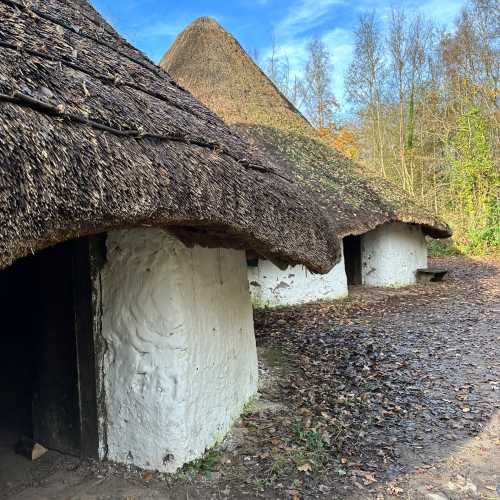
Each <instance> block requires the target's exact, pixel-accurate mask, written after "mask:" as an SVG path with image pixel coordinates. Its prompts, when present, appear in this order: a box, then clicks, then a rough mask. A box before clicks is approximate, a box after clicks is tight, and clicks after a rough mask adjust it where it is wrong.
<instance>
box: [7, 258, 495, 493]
mask: <svg viewBox="0 0 500 500" xmlns="http://www.w3.org/2000/svg"><path fill="white" fill-rule="evenodd" d="M435 264H436V265H439V266H444V267H446V268H448V269H450V270H452V272H451V273H450V275H449V276H448V277H447V279H446V281H445V282H443V283H438V284H431V285H427V286H419V287H410V288H407V289H404V290H397V291H396V290H368V291H367V290H361V289H360V290H355V291H354V293H353V295H352V297H351V299H349V300H347V301H341V302H334V303H330V304H316V305H310V306H304V307H300V308H289V309H283V310H279V311H274V312H269V311H267V312H261V313H258V314H257V315H256V324H257V339H258V346H259V354H260V356H259V357H260V361H261V380H262V388H261V399H260V400H258V401H256V402H255V403H254V404H253V406H252V408H251V409H249V411H248V412H247V413H246V414H245V415H244V416H243V418H242V419H241V421H240V422H239V423H238V424H237V426H236V427H235V429H234V431H233V432H232V435H231V436H230V437H229V438H228V439H227V440H226V441H225V442H224V443H223V445H222V446H221V447H220V448H219V449H218V450H216V451H215V452H213V453H210V454H209V455H207V457H206V458H205V459H204V460H201V461H199V462H198V463H196V464H194V465H192V466H190V467H187V468H186V469H185V470H184V471H182V472H181V473H179V474H177V475H175V476H163V475H161V474H153V473H144V472H141V471H134V470H129V469H125V468H122V467H117V466H114V465H111V464H95V463H90V464H89V463H82V462H79V461H78V460H70V461H68V460H67V459H63V457H61V458H60V459H59V460H60V464H59V466H54V463H55V464H57V463H58V461H57V460H58V458H57V457H55V458H54V457H53V456H52V457H51V464H52V466H51V468H50V473H47V474H46V475H45V476H43V477H40V476H37V477H36V479H32V480H31V481H32V482H33V484H32V485H31V486H30V485H29V484H27V483H26V482H25V483H23V484H12V485H10V486H9V488H10V492H11V494H9V495H8V496H9V497H10V498H15V499H17V500H20V499H30V498H38V499H42V498H73V499H118V498H128V499H135V498H137V499H143V498H144V499H148V498H151V499H153V498H154V499H156V498H163V499H178V498H179V499H191V500H193V499H205V498H235V499H240V498H241V499H244V498H248V499H250V498H283V499H287V498H288V499H293V500H298V499H302V498H360V499H361V498H362V499H370V498H373V499H383V498H397V497H399V498H404V499H420V498H421V499H429V500H445V499H450V500H451V499H461V498H485V499H498V498H500V486H499V483H500V453H499V450H500V413H499V408H500V384H499V379H500V330H499V319H500V263H499V262H498V261H496V262H495V261H493V260H481V261H479V260H470V259H464V258H452V259H451V258H450V259H441V260H439V261H438V262H437V263H435ZM42 460H43V459H42ZM15 492H16V494H14V493H15ZM0 497H1V492H0Z"/></svg>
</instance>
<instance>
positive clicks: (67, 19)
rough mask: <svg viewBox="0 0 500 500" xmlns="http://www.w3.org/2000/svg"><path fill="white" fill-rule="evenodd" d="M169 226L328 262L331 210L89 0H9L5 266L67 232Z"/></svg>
mask: <svg viewBox="0 0 500 500" xmlns="http://www.w3.org/2000/svg"><path fill="white" fill-rule="evenodd" d="M151 225H154V226H169V227H170V228H172V229H173V230H174V231H176V232H177V234H178V235H179V236H180V237H181V238H183V239H184V241H186V242H189V243H193V242H198V243H201V244H206V245H220V246H229V247H235V248H251V249H254V250H255V251H257V252H258V253H259V254H261V255H263V256H267V257H269V258H271V259H273V260H275V261H277V262H287V263H303V264H306V265H307V266H308V267H309V268H310V269H312V270H314V271H319V272H326V271H328V270H329V269H330V268H331V267H332V265H333V264H334V263H335V262H336V260H337V259H338V256H339V255H338V254H339V252H338V249H339V247H338V242H337V238H336V236H335V234H334V232H333V231H332V230H330V228H329V227H328V224H327V221H326V219H325V218H324V216H323V215H322V211H321V209H320V208H319V207H318V206H317V205H316V203H315V202H314V201H312V199H311V198H309V197H308V196H307V195H305V194H304V193H302V192H301V190H300V189H299V188H298V187H297V186H295V185H294V184H293V183H292V182H290V181H289V180H286V179H283V178H282V177H280V173H279V172H278V171H276V169H275V168H274V167H273V166H272V165H271V164H269V162H267V161H266V160H265V159H264V158H263V157H261V156H260V155H259V154H258V152H256V151H253V150H252V148H251V147H249V145H248V144H247V143H246V142H245V141H244V140H243V139H241V138H240V137H239V136H238V135H237V134H236V133H235V132H234V131H232V130H231V129H229V128H228V127H226V126H225V125H224V123H223V122H222V121H221V120H220V119H219V118H217V117H216V116H215V115H214V114H213V113H212V112H210V111H208V110H207V109H206V108H205V107H203V106H202V105H200V104H199V102H198V101H196V99H194V98H193V97H192V96H191V95H190V94H189V93H187V92H186V91H184V90H183V89H181V88H179V86H178V85H177V84H176V83H175V82H174V81H173V80H172V79H171V78H170V77H169V75H168V74H166V73H165V72H164V71H163V70H162V69H160V68H159V67H157V66H156V65H154V64H153V63H152V62H151V61H149V60H148V59H147V58H146V57H145V56H144V55H143V54H142V53H140V52H139V51H138V50H136V49H135V48H134V47H132V46H131V45H129V44H128V43H127V42H126V41H125V40H123V39H122V38H121V37H120V36H119V35H118V34H117V33H116V32H115V31H114V30H113V29H112V28H111V27H110V26H109V25H108V24H107V23H106V22H105V21H104V20H103V19H102V18H101V17H100V16H99V14H98V13H97V12H96V11H95V10H94V9H93V8H92V7H91V6H90V5H89V4H88V2H87V1H85V0H72V1H67V0H43V1H35V0H24V1H22V2H21V1H20V0H19V1H17V0H0V268H1V267H3V266H5V265H8V264H9V263H10V262H12V261H13V260H14V259H16V258H18V257H21V256H23V255H26V254H27V253H29V252H32V251H34V250H37V249H40V248H43V247H45V246H48V245H50V244H54V243H57V242H59V241H63V240H65V239H69V238H73V237H78V236H82V235H86V234H93V233H98V232H102V231H107V230H111V229H115V228H126V227H133V226H151Z"/></svg>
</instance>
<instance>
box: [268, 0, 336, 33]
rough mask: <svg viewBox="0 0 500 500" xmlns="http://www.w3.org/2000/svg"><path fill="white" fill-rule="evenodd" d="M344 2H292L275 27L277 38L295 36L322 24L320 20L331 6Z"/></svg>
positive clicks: (332, 0) (325, 0)
mask: <svg viewBox="0 0 500 500" xmlns="http://www.w3.org/2000/svg"><path fill="white" fill-rule="evenodd" d="M342 3H344V0H299V1H297V2H294V3H293V4H292V6H291V7H290V9H289V10H288V13H287V15H286V16H285V17H284V18H283V19H282V20H281V21H279V22H278V23H277V24H276V25H275V33H276V36H277V37H287V36H297V35H300V34H301V33H304V32H306V31H308V30H310V29H313V28H315V27H317V26H318V25H320V24H322V23H323V22H324V20H323V19H322V18H323V17H324V16H325V15H326V14H327V13H328V11H329V10H330V8H331V7H332V6H333V5H338V4H342Z"/></svg>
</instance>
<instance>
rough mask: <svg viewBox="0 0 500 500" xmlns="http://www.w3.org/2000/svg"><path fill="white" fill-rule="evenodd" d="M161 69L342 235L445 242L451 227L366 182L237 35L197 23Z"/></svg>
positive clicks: (389, 188) (390, 189)
mask: <svg viewBox="0 0 500 500" xmlns="http://www.w3.org/2000/svg"><path fill="white" fill-rule="evenodd" d="M160 65H161V66H162V67H164V68H165V69H166V70H167V71H168V72H169V73H170V74H171V75H172V76H173V77H174V78H175V79H176V80H177V82H178V83H180V84H181V85H182V86H183V87H185V88H186V89H188V90H189V91H190V92H192V93H193V94H194V95H195V96H196V97H197V98H198V99H200V101H201V102H202V103H204V104H205V105H207V106H208V107H209V108H210V109H212V110H213V111H214V112H216V113H217V114H218V115H219V116H221V117H222V118H224V120H225V121H226V122H227V123H230V124H232V125H233V126H234V127H236V128H237V129H238V130H239V131H240V132H241V133H243V134H244V135H246V136H247V138H248V139H253V140H254V141H255V143H256V144H258V145H259V146H260V147H262V148H263V149H264V150H265V151H266V152H267V155H268V157H269V158H270V160H271V161H272V162H273V164H274V165H276V166H277V168H279V169H280V171H281V172H282V173H283V175H286V173H288V175H291V176H293V177H294V179H295V180H296V181H297V182H298V183H300V184H301V185H302V186H304V187H306V188H307V189H304V192H313V193H314V196H315V199H316V200H318V201H319V202H320V204H321V205H322V206H323V208H324V209H325V211H326V213H327V214H328V215H329V218H330V222H331V224H332V225H333V226H334V227H335V229H336V232H337V234H338V235H339V236H345V235H349V234H361V233H364V232H366V231H369V230H371V229H373V228H374V227H376V226H377V225H379V224H382V223H384V222H391V221H401V222H407V223H415V224H419V225H421V226H422V228H423V231H424V233H425V234H427V235H430V236H433V237H436V238H444V237H448V236H450V235H451V231H450V229H449V227H448V226H447V225H446V224H445V223H443V222H442V221H440V220H439V219H438V218H436V217H435V216H434V215H433V214H431V213H430V212H428V211H427V210H425V209H423V208H421V207H420V206H419V205H418V204H417V203H416V202H415V201H414V200H413V199H412V198H411V197H410V196H409V195H407V194H406V193H404V192H403V191H402V190H401V189H398V188H397V187H395V186H394V185H392V184H390V183H389V182H386V181H384V180H383V179H381V178H378V177H377V178H375V177H373V178H372V177H369V176H368V175H367V174H366V172H364V171H361V168H360V167H359V166H358V165H357V164H356V163H354V162H353V161H351V160H349V159H347V158H346V157H344V156H343V155H342V154H340V153H339V152H337V151H335V150H334V149H332V148H330V147H328V146H326V145H325V144H324V143H323V142H322V140H321V138H320V137H319V135H318V133H317V132H316V130H314V129H313V127H312V126H311V125H310V124H309V123H308V122H307V120H306V119H305V118H304V117H303V116H302V115H301V114H300V112H299V111H298V110H297V109H295V107H294V106H293V105H292V104H291V103H290V102H289V101H288V100H287V99H286V98H285V97H284V96H283V95H282V94H281V93H280V92H279V90H278V89H277V88H276V87H275V85H274V84H273V83H272V82H271V81H270V80H269V78H268V77H267V76H266V75H265V74H264V73H263V72H262V71H261V70H260V69H259V67H258V66H257V65H256V64H255V63H254V62H253V61H252V60H251V58H250V57H249V56H248V55H247V54H246V53H245V51H244V50H243V48H242V47H241V46H240V44H239V43H238V42H237V41H236V40H235V39H234V37H233V36H232V35H230V34H229V33H227V32H226V31H225V30H224V29H223V28H222V27H221V26H220V25H219V24H218V23H217V22H216V21H215V20H213V19H211V18H206V17H204V18H200V19H197V20H196V21H194V22H193V23H192V24H190V25H189V26H188V27H187V28H186V29H185V30H184V31H183V32H182V33H181V34H180V35H179V36H178V37H177V39H176V40H175V42H174V44H173V45H172V47H171V48H170V50H169V51H168V52H167V53H166V54H165V56H164V57H163V59H162V61H161V62H160Z"/></svg>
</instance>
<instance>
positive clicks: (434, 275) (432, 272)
mask: <svg viewBox="0 0 500 500" xmlns="http://www.w3.org/2000/svg"><path fill="white" fill-rule="evenodd" d="M447 272H448V271H447V270H446V269H437V268H435V267H425V268H421V269H417V281H418V282H419V283H429V282H431V281H432V282H436V281H441V280H442V279H443V276H444V275H445V274H446V273H447Z"/></svg>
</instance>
